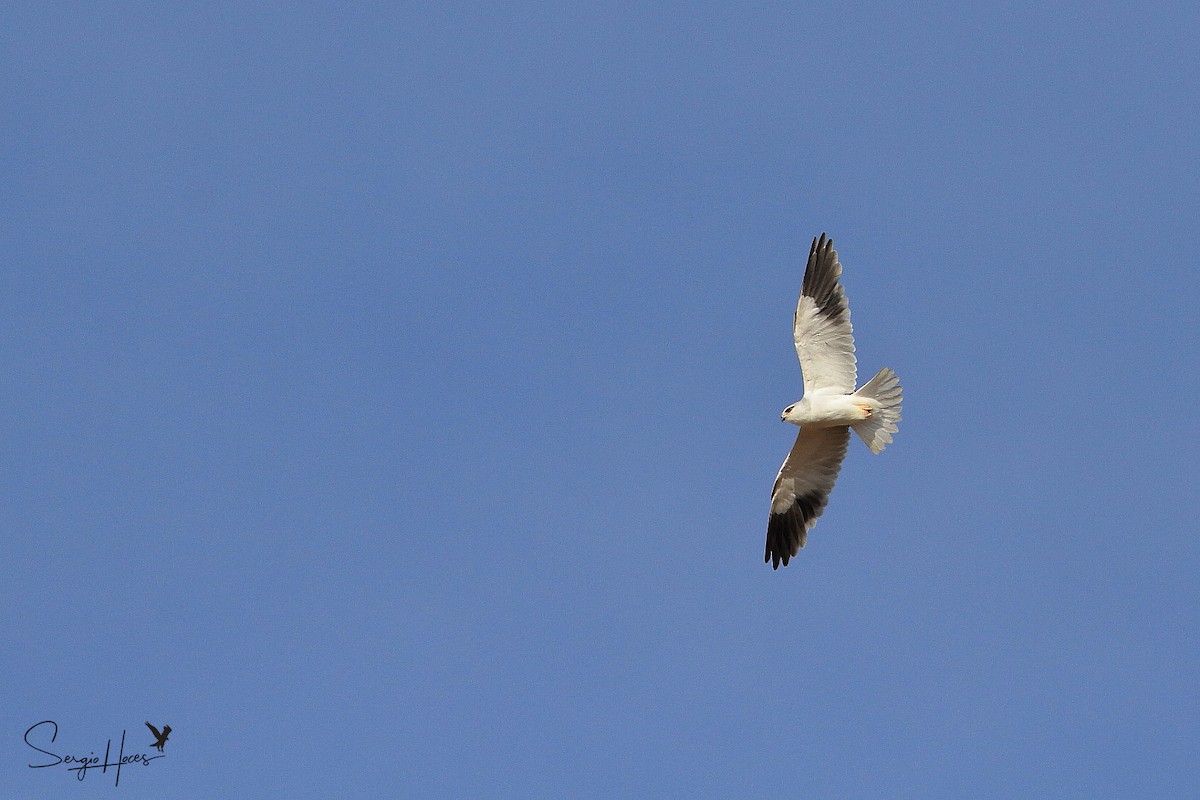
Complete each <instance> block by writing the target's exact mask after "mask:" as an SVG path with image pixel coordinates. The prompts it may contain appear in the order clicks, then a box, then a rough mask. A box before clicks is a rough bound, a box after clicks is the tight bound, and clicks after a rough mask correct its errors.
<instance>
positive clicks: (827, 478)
mask: <svg viewBox="0 0 1200 800" xmlns="http://www.w3.org/2000/svg"><path fill="white" fill-rule="evenodd" d="M841 275H842V265H841V264H840V263H838V255H837V251H836V250H834V249H833V240H832V239H827V238H825V234H823V233H822V234H821V237H820V238H819V239H817V238H814V239H813V243H812V249H811V250H810V251H809V253H808V266H807V267H805V269H804V283H803V285H802V287H801V289H800V300H799V302H798V303H797V304H796V316H795V318H794V319H793V324H792V327H793V338H794V339H795V342H796V355H797V356H799V357H800V369H801V370H802V371H803V373H804V396H803V397H802V398H801V399H800V400H798V401H797V402H795V403H792V404H791V405H790V406H788V407H787V408H785V409H784V410H783V413H782V414H781V415H780V418H781V419H782V420H783V421H784V422H790V423H792V424H793V425H797V426H799V428H800V433H799V434H798V435H797V436H796V443H795V444H794V445H792V451H791V452H790V453H788V457H787V458H786V459H785V460H784V462H783V466H782V467H780V468H779V475H778V477H776V478H775V488H774V489H772V490H771V517H770V520H769V521H768V522H767V550H766V556H765V560H766V561H767V562H769V563H770V564H771V568H772V569H779V565H780V564H783V565H784V566H785V567H786V566H787V563H788V561H789V560H790V559H791V558H792V556H794V555H796V553H797V552H799V550H800V548H801V547H804V542H805V540H806V539H807V538H808V531H809V529H810V528H812V526H813V525H814V524H815V523H816V521H817V517H819V516H821V512H822V511H824V510H825V504H826V503H827V502H829V493H830V492H831V491H832V490H833V484H834V481H836V480H837V476H838V471H839V470H840V469H841V468H842V459H843V458H845V457H846V447H847V445H848V444H849V443H850V431H851V429H853V430H854V432H855V433H857V434H858V435H859V437H860V438H862V440H863V441H864V442H865V443H866V445H867V447H869V448H871V452H872V453H879V452H881V451H882V450H883V448H884V447H886V446H887V445H888V444H889V443H890V442H891V441H892V434H893V433H895V432H896V423H897V422H899V421H900V400H901V397H900V395H901V389H900V379H899V378H897V377H896V373H894V372H892V371H891V370H890V369H887V368H886V367H885V368H884V369H881V370H879V372H878V373H876V374H875V377H874V378H871V380H869V381H867V383H866V385H864V386H863V387H862V388H861V389H859V390H857V391H855V389H854V384H855V381H856V368H855V361H854V333H853V330H852V328H851V327H850V307H849V306H848V305H847V304H846V292H845V290H843V289H842V284H841V282H840V280H839V279H840V278H841Z"/></svg>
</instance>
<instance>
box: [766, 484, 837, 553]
mask: <svg viewBox="0 0 1200 800" xmlns="http://www.w3.org/2000/svg"><path fill="white" fill-rule="evenodd" d="M828 502H829V494H828V493H827V492H811V493H809V494H805V495H800V496H798V497H796V498H795V500H793V501H792V504H791V505H790V506H789V507H788V510H787V511H784V512H782V513H779V514H771V518H770V520H768V521H767V550H766V554H765V555H764V557H763V561H764V562H770V564H771V569H779V565H780V564H781V563H782V564H783V565H784V566H785V567H786V566H787V565H788V561H790V560H791V558H792V556H794V555H796V553H798V552H800V548H801V547H804V543H805V541H806V540H807V539H808V529H809V528H811V527H812V526H813V523H814V522H816V521H817V517H819V516H821V512H822V511H824V510H825V504H826V503H828Z"/></svg>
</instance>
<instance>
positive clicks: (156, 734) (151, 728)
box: [146, 722, 162, 739]
mask: <svg viewBox="0 0 1200 800" xmlns="http://www.w3.org/2000/svg"><path fill="white" fill-rule="evenodd" d="M146 727H147V728H149V729H150V732H151V733H153V734H154V738H155V739H157V738H159V737H161V736H162V734H161V733H159V732H158V728H156V727H154V726H153V725H151V724H150V723H149V722H147V723H146Z"/></svg>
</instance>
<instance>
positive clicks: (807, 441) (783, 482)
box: [764, 426, 850, 569]
mask: <svg viewBox="0 0 1200 800" xmlns="http://www.w3.org/2000/svg"><path fill="white" fill-rule="evenodd" d="M849 442H850V429H849V428H848V427H844V426H838V427H833V428H814V427H811V426H810V427H804V428H801V429H800V434H799V435H798V436H797V437H796V443H795V444H794V445H792V452H790V453H788V457H787V458H786V459H785V460H784V462H783V466H782V467H780V468H779V476H778V477H777V478H775V488H774V489H772V490H771V518H770V520H769V521H768V522H767V551H766V556H765V558H764V560H766V561H769V562H771V568H772V569H779V564H780V562H783V565H784V566H785V567H786V566H787V563H788V560H789V559H791V557H792V556H794V555H796V553H797V552H799V550H800V548H801V547H804V541H805V539H807V538H808V529H809V528H811V527H812V526H813V525H814V524H815V523H816V521H817V517H819V516H821V512H822V511H824V510H825V504H826V503H827V502H829V493H830V492H831V491H832V490H833V484H834V481H836V480H837V476H838V470H840V469H841V468H842V459H843V458H845V457H846V446H847V445H848V444H849Z"/></svg>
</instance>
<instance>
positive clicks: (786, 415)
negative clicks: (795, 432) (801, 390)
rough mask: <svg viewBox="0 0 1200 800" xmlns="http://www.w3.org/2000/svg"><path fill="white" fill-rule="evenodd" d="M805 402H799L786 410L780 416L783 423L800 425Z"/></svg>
mask: <svg viewBox="0 0 1200 800" xmlns="http://www.w3.org/2000/svg"><path fill="white" fill-rule="evenodd" d="M803 406H804V401H803V400H798V401H796V402H795V403H792V404H791V405H790V406H788V407H787V408H785V409H784V410H783V411H782V412H781V413H780V415H779V419H780V421H781V422H790V423H792V424H793V425H799V424H800V422H801V416H800V415H801V413H802V412H803Z"/></svg>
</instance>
